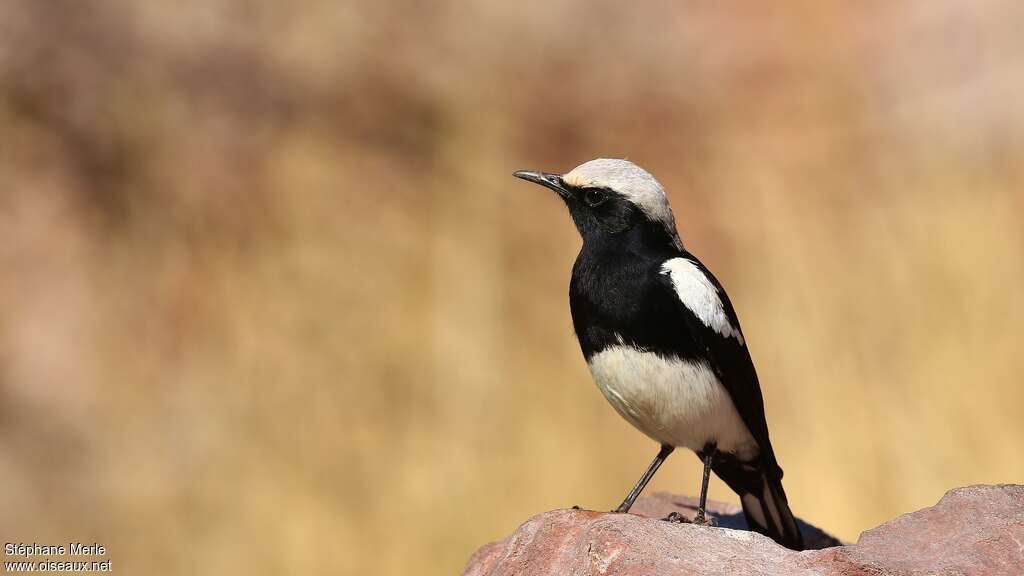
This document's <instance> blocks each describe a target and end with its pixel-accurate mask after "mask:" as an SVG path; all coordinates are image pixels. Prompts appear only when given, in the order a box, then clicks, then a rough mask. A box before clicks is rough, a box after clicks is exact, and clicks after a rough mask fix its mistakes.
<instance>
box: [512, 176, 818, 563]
mask: <svg viewBox="0 0 1024 576" xmlns="http://www.w3.org/2000/svg"><path fill="white" fill-rule="evenodd" d="M513 175H514V176H515V177H517V178H521V179H523V180H526V181H528V182H532V183H534V184H539V185H541V186H544V187H546V188H548V189H550V190H552V191H554V192H555V193H556V194H557V195H558V196H559V197H560V198H561V200H562V201H563V202H564V203H565V205H566V207H567V208H568V210H569V214H570V216H571V217H572V220H573V222H574V223H575V225H576V229H577V230H578V231H579V234H580V236H581V237H582V240H583V243H582V247H581V248H580V252H579V254H578V256H577V258H576V262H575V264H574V265H573V268H572V277H571V280H570V283H569V306H570V311H571V313H572V323H573V328H574V330H575V332H576V336H577V338H578V340H579V344H580V348H581V350H582V352H583V357H584V359H585V360H586V363H587V366H588V368H589V369H590V373H591V375H592V377H593V379H594V381H595V383H596V384H597V387H598V388H599V389H600V391H601V393H602V394H603V395H604V397H605V398H606V399H607V400H608V402H609V403H610V404H611V405H612V407H614V408H615V410H616V411H617V412H618V413H619V415H621V416H622V417H623V418H624V419H625V420H626V421H628V422H629V423H630V424H632V425H633V426H634V427H635V428H637V429H638V430H639V431H640V432H642V433H643V434H645V435H647V436H648V437H650V438H651V439H652V440H654V441H655V442H658V443H659V445H660V448H659V450H658V453H657V455H656V456H655V457H654V460H653V461H652V462H651V464H650V465H649V466H648V467H647V469H646V471H645V472H644V474H643V476H641V477H640V480H639V481H638V482H637V483H636V485H635V486H634V487H633V489H632V490H630V492H629V493H628V495H627V496H626V497H625V499H624V500H623V502H622V504H620V505H619V506H618V507H617V508H616V509H615V510H613V511H612V512H619V513H625V512H628V511H629V510H630V508H631V507H632V506H633V502H634V501H635V500H636V498H637V497H638V496H639V495H640V493H641V491H642V490H643V489H644V487H645V486H646V485H647V483H648V481H650V479H651V478H652V477H653V476H654V474H655V473H656V472H657V471H658V468H659V467H660V466H661V464H662V463H663V462H664V461H665V459H666V458H668V456H669V455H670V454H671V453H672V452H673V451H674V450H675V449H676V448H686V449H689V450H692V451H693V452H695V453H696V455H697V456H698V457H699V458H700V459H701V461H702V462H703V466H704V472H703V477H702V481H701V491H700V500H699V504H698V507H697V512H696V515H695V517H694V518H693V520H692V522H694V523H697V524H705V525H707V524H711V522H710V521H709V520H708V519H707V517H706V512H705V510H706V504H707V492H708V479H709V476H710V471H711V470H713V471H714V472H715V474H716V475H717V476H718V477H719V478H721V479H722V480H723V481H724V482H725V483H726V484H727V485H728V486H729V487H730V488H731V489H732V490H733V491H735V492H736V493H737V494H738V495H739V498H740V503H741V505H742V507H743V513H744V516H745V517H746V520H747V525H748V527H750V528H751V529H753V530H755V531H757V532H760V533H762V534H764V535H766V536H768V537H770V538H772V539H773V540H775V541H776V542H778V543H779V544H781V545H783V546H786V547H788V548H791V549H793V550H802V549H803V547H804V542H803V538H802V536H801V534H800V530H799V528H798V526H797V523H796V520H795V518H794V517H793V513H792V511H791V510H790V507H789V503H788V500H787V498H786V493H785V491H784V490H783V488H782V468H781V467H780V466H779V463H778V461H777V459H776V457H775V452H774V451H773V449H772V444H771V441H770V440H769V437H768V424H767V422H766V420H765V413H764V399H763V397H762V394H761V387H760V384H759V383H758V378H757V373H756V371H755V369H754V364H753V361H752V360H751V356H750V352H749V350H748V348H747V341H746V339H745V338H744V336H743V331H742V329H741V328H740V323H739V320H738V318H737V316H736V311H735V309H734V308H733V305H732V303H731V302H730V300H729V297H728V295H727V294H726V293H725V290H724V289H723V287H722V284H721V283H720V282H719V281H718V279H716V278H715V276H714V275H713V274H712V273H711V271H710V270H708V268H707V267H706V266H705V265H704V264H703V263H702V262H701V261H700V260H699V259H697V257H696V256H694V255H693V254H692V253H690V252H689V251H688V250H687V249H686V247H685V246H684V245H683V242H682V240H681V239H680V236H679V233H678V231H677V230H676V223H675V217H674V216H673V213H672V209H671V207H670V205H669V202H668V197H667V196H666V194H665V189H664V188H663V187H662V185H661V184H660V183H659V182H658V181H657V180H656V179H655V178H654V176H652V175H651V174H650V173H649V172H647V171H646V170H644V169H643V168H641V167H639V166H637V165H636V164H634V163H632V162H630V161H628V160H622V159H614V158H598V159H595V160H590V161H588V162H585V163H583V164H581V165H579V166H577V167H575V168H573V169H572V170H570V171H569V172H567V173H565V174H556V173H550V172H537V171H529V170H519V171H516V172H514V173H513ZM676 520H679V518H678V516H677V518H676Z"/></svg>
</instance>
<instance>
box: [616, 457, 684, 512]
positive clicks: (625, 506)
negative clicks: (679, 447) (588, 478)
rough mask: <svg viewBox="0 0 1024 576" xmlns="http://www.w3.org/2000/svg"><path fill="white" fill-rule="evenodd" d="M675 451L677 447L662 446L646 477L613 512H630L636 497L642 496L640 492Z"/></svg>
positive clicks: (645, 473) (641, 478) (642, 478)
mask: <svg viewBox="0 0 1024 576" xmlns="http://www.w3.org/2000/svg"><path fill="white" fill-rule="evenodd" d="M673 450H675V446H669V445H668V444H662V445H661V450H658V455H657V456H655V457H654V460H652V461H651V465H650V466H648V467H647V471H646V472H644V475H643V476H641V477H640V481H639V482H637V483H636V486H634V487H633V489H632V490H631V491H630V492H629V495H628V496H626V499H625V500H623V501H622V504H619V507H618V508H616V509H615V510H612V512H619V513H625V512H629V509H630V508H632V507H633V502H634V501H635V500H636V497H637V496H639V495H640V492H641V491H642V490H643V489H644V486H647V483H648V482H650V480H651V477H652V476H654V473H655V472H657V471H658V468H659V467H661V463H662V462H664V461H665V459H666V458H668V455H669V454H671V453H672V451H673Z"/></svg>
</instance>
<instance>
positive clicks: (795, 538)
mask: <svg viewBox="0 0 1024 576" xmlns="http://www.w3.org/2000/svg"><path fill="white" fill-rule="evenodd" d="M720 454H721V453H720ZM713 469H714V471H715V474H717V475H718V477H719V478H721V479H722V480H724V481H725V483H726V484H728V485H729V487H730V488H732V489H733V490H734V491H735V492H736V493H737V494H739V496H740V502H741V503H742V504H743V515H744V516H746V517H747V526H748V527H749V528H750V529H751V530H755V531H757V532H760V533H761V534H764V535H765V536H767V537H769V538H771V539H772V540H775V541H776V542H778V543H779V544H781V545H783V546H785V547H786V548H790V549H792V550H803V549H804V539H803V537H802V536H801V535H800V528H799V527H798V526H797V524H796V519H795V518H794V517H793V512H792V511H791V510H790V509H789V502H788V501H787V500H786V492H785V490H783V489H782V469H781V468H779V466H778V465H777V464H775V462H774V458H769V459H768V461H764V460H761V461H759V462H756V463H754V462H744V463H740V462H738V461H737V460H735V459H732V458H720V459H717V460H716V461H715V465H714V467H713Z"/></svg>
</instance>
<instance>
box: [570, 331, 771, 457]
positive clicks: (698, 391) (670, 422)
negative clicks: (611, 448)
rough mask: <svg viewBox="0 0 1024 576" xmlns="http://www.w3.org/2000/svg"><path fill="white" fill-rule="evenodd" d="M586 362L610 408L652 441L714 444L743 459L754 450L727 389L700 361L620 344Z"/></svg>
mask: <svg viewBox="0 0 1024 576" xmlns="http://www.w3.org/2000/svg"><path fill="white" fill-rule="evenodd" d="M587 364H588V366H589V367H590V373H591V374H593V376H594V381H595V382H597V387H598V388H600V389H601V393H602V394H604V397H605V398H607V399H608V401H609V402H611V404H612V406H614V407H615V410H617V411H618V413H619V414H621V415H622V417H623V418H625V419H626V420H627V421H629V423H630V424H632V425H633V426H636V427H637V429H639V430H640V431H641V432H643V433H644V434H646V435H648V436H650V437H651V438H652V439H654V440H655V441H657V442H660V443H662V444H670V445H672V446H677V447H685V448H689V449H691V450H695V451H699V450H701V449H703V448H704V446H705V445H707V444H708V443H709V442H714V443H716V444H717V445H718V449H719V450H722V451H724V452H733V453H736V454H737V455H738V456H739V457H740V458H741V459H743V460H746V459H748V458H751V457H753V456H754V455H755V454H757V452H758V447H757V443H756V442H755V441H754V438H753V437H752V436H751V435H750V432H749V431H748V430H747V427H746V426H745V425H744V424H743V420H742V419H741V418H740V415H739V413H738V412H737V411H736V407H735V405H734V404H733V402H732V399H731V398H730V397H729V393H728V392H727V391H726V390H725V388H724V387H723V386H722V384H721V382H719V381H718V378H717V377H716V376H715V374H714V373H713V372H712V371H711V369H710V368H709V367H708V365H707V364H705V363H704V362H689V361H683V360H667V359H665V358H662V357H661V356H658V355H657V354H654V353H653V352H643V351H640V350H637V349H636V348H634V347H632V346H625V345H623V346H611V347H609V348H606V349H605V350H603V351H601V352H599V353H597V354H595V355H594V356H593V357H592V358H591V359H590V361H589V362H588V363H587Z"/></svg>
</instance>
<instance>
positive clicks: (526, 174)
mask: <svg viewBox="0 0 1024 576" xmlns="http://www.w3.org/2000/svg"><path fill="white" fill-rule="evenodd" d="M512 175H513V176H515V177H516V178H522V179H523V180H526V181H527V182H533V183H534V184H540V185H541V186H543V187H545V188H550V189H552V190H554V191H555V192H558V195H559V196H561V197H562V198H568V197H569V196H570V194H569V190H568V189H566V187H565V183H564V182H562V177H561V176H559V175H558V174H549V173H548V172H531V171H529V170H519V171H518V172H513V173H512Z"/></svg>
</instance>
